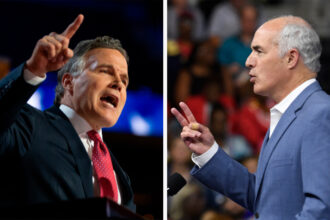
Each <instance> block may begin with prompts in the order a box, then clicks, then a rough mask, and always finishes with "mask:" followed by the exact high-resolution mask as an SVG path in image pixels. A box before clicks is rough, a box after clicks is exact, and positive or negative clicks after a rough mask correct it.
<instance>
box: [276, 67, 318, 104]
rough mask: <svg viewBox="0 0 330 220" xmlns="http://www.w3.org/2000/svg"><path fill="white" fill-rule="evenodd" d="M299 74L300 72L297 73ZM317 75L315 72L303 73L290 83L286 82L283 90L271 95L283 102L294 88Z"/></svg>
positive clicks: (277, 101) (277, 100)
mask: <svg viewBox="0 0 330 220" xmlns="http://www.w3.org/2000/svg"><path fill="white" fill-rule="evenodd" d="M297 75H298V74H297ZM315 77H316V74H315V73H309V74H301V77H298V78H296V79H294V80H292V81H291V82H290V83H286V84H285V85H284V86H283V87H282V88H280V89H281V92H280V93H279V94H277V95H275V96H274V97H271V98H272V99H273V100H274V101H275V102H276V103H279V102H281V101H282V100H283V99H284V98H285V97H286V96H288V95H289V94H290V93H291V92H292V91H293V90H295V89H296V88H297V87H298V86H300V85H301V84H303V83H304V82H306V81H307V80H310V79H313V78H315Z"/></svg>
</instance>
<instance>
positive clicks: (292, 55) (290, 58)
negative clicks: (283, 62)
mask: <svg viewBox="0 0 330 220" xmlns="http://www.w3.org/2000/svg"><path fill="white" fill-rule="evenodd" d="M299 57H300V54H299V51H298V50H297V49H295V48H293V49H290V50H289V51H288V53H287V64H288V68H289V69H293V68H294V67H296V66H297V65H298V62H299Z"/></svg>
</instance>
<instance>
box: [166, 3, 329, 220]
mask: <svg viewBox="0 0 330 220" xmlns="http://www.w3.org/2000/svg"><path fill="white" fill-rule="evenodd" d="M329 10H330V1H327V0H313V1H309V0H251V1H249V0H168V8H167V22H168V27H167V29H168V33H167V37H168V42H167V58H168V73H167V74H168V75H167V77H168V78H167V79H168V80H167V82H168V100H167V102H168V112H167V116H168V122H167V123H168V137H167V138H168V146H167V147H168V175H171V174H172V173H174V172H178V173H180V174H182V175H183V176H184V177H185V179H186V180H187V181H188V184H187V185H186V186H185V187H183V188H182V189H181V191H179V193H178V194H177V195H175V196H173V197H170V198H169V200H168V213H167V214H168V219H171V220H195V219H196V220H197V219H202V220H242V219H244V220H247V219H253V216H252V213H250V212H249V211H248V210H245V209H244V208H243V207H241V206H239V205H238V204H236V203H235V202H233V201H231V200H230V199H228V198H226V197H224V196H223V195H221V194H219V193H217V192H214V191H212V190H210V189H207V188H205V187H204V186H202V185H201V184H200V183H198V182H197V181H196V180H194V179H192V178H191V176H190V174H189V171H190V169H191V168H192V166H193V164H192V161H191V152H190V151H189V150H188V149H187V147H186V146H185V145H184V143H183V142H182V141H181V139H180V137H179V135H180V132H181V127H180V126H179V124H178V123H177V121H176V120H175V118H174V117H173V116H172V115H171V113H170V112H169V109H170V108H171V107H177V105H178V103H179V102H180V101H185V102H186V103H187V104H188V106H189V107H190V109H191V110H192V112H193V114H194V115H195V117H196V119H197V121H198V122H200V123H202V124H204V125H207V126H208V127H209V128H210V130H211V132H212V133H213V135H214V137H215V139H216V141H217V142H218V143H219V145H220V146H222V147H223V149H224V150H225V151H226V152H227V153H228V154H229V155H230V156H231V157H232V158H234V159H235V160H237V161H239V162H240V163H242V164H243V165H244V166H246V167H247V169H248V170H249V171H250V172H255V171H256V167H257V163H258V155H259V152H260V148H261V145H262V141H263V138H264V136H265V134H266V132H267V129H268V127H269V120H270V118H269V109H270V108H271V107H272V106H273V105H274V102H273V101H272V100H269V99H267V98H265V97H261V96H257V95H255V94H253V91H252V86H251V84H250V82H249V76H248V74H247V69H246V68H245V60H246V58H247V57H248V55H249V54H250V52H251V49H250V43H251V40H252V38H253V34H254V32H255V30H256V29H257V28H258V27H259V26H260V25H261V24H262V23H264V22H265V21H266V20H268V19H270V18H273V17H275V16H280V15H289V14H293V15H296V16H301V17H303V18H304V19H306V20H307V21H308V22H309V23H311V25H312V26H313V27H314V29H315V30H316V32H317V33H318V34H319V36H320V38H321V43H322V46H323V50H322V56H321V65H322V68H321V71H320V72H319V73H318V77H317V80H318V81H319V82H320V84H321V86H322V87H323V89H324V90H325V91H326V92H327V93H330V78H329V70H330V66H329V65H330V64H329V60H330V14H329V13H328V11H329Z"/></svg>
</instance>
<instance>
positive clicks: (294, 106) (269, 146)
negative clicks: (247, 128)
mask: <svg viewBox="0 0 330 220" xmlns="http://www.w3.org/2000/svg"><path fill="white" fill-rule="evenodd" d="M320 89H321V87H320V85H319V83H318V82H315V83H312V84H311V85H310V86H308V87H307V88H306V89H305V90H304V91H303V92H302V93H301V94H300V95H299V96H298V97H297V98H296V99H295V100H294V101H293V103H291V105H290V106H289V108H288V109H287V110H286V111H285V112H284V114H283V115H282V117H281V119H280V121H279V122H278V124H277V126H276V128H275V130H274V132H273V134H272V136H271V138H270V139H269V138H268V137H269V130H268V132H267V134H266V137H265V139H264V142H263V145H262V150H261V152H260V159H259V162H258V169H257V174H256V188H255V192H256V196H255V198H256V199H257V198H258V194H259V192H260V186H261V184H262V181H263V178H264V175H265V170H266V168H267V166H268V163H269V160H270V159H271V156H272V154H273V152H274V150H275V148H276V146H277V143H278V142H279V141H280V139H281V138H282V136H283V134H284V133H285V132H286V130H287V129H288V128H289V127H290V125H291V124H292V122H293V121H294V120H295V119H296V112H297V111H299V110H300V109H301V108H302V106H303V104H304V103H305V101H306V100H307V99H308V97H309V96H310V95H311V94H312V93H314V92H315V91H317V90H320Z"/></svg>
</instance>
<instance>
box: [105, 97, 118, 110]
mask: <svg viewBox="0 0 330 220" xmlns="http://www.w3.org/2000/svg"><path fill="white" fill-rule="evenodd" d="M101 101H102V102H106V103H107V104H109V105H111V106H112V107H115V108H116V107H117V105H118V98H117V97H116V96H114V95H106V96H102V97H101Z"/></svg>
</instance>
